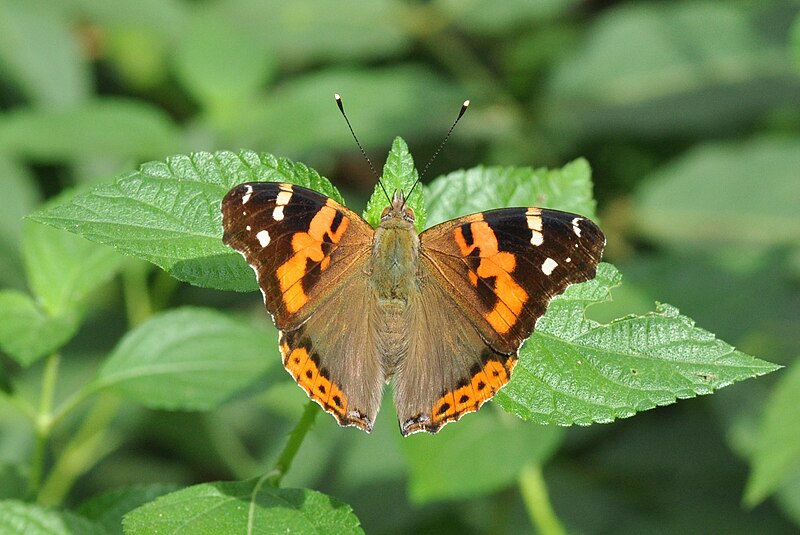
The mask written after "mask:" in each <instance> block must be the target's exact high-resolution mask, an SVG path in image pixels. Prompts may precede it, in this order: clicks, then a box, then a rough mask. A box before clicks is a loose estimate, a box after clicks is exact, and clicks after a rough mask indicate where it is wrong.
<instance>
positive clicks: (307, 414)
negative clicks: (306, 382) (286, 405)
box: [269, 400, 319, 487]
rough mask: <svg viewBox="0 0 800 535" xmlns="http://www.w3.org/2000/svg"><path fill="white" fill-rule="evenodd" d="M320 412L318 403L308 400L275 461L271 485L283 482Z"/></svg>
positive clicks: (270, 478) (271, 474)
mask: <svg viewBox="0 0 800 535" xmlns="http://www.w3.org/2000/svg"><path fill="white" fill-rule="evenodd" d="M318 412H319V407H318V406H317V404H316V403H314V402H313V401H311V400H308V403H307V404H306V408H305V409H304V410H303V415H302V416H301V417H300V421H298V422H297V425H296V426H295V427H294V429H292V432H291V433H290V434H289V439H288V440H287V441H286V446H284V448H283V451H282V452H281V454H280V456H279V457H278V461H277V462H276V463H275V466H274V467H273V468H272V472H271V473H270V474H269V483H270V485H272V486H274V487H277V486H279V485H280V484H281V480H282V479H283V476H285V475H286V472H288V471H289V467H290V466H291V465H292V461H293V460H294V456H295V455H297V450H299V449H300V445H301V444H302V443H303V439H304V438H305V437H306V435H307V434H308V432H309V431H310V430H311V426H312V424H313V423H314V418H316V417H317V413H318Z"/></svg>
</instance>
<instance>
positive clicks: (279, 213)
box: [272, 206, 283, 221]
mask: <svg viewBox="0 0 800 535" xmlns="http://www.w3.org/2000/svg"><path fill="white" fill-rule="evenodd" d="M272 219H274V220H275V221H282V220H283V206H276V207H275V209H274V210H273V211H272Z"/></svg>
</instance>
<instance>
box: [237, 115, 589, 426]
mask: <svg viewBox="0 0 800 535" xmlns="http://www.w3.org/2000/svg"><path fill="white" fill-rule="evenodd" d="M348 124H349V123H348ZM387 201H388V202H387V206H386V208H385V209H384V210H383V213H382V215H381V218H380V224H379V225H378V226H377V228H373V227H372V226H370V225H369V224H368V223H367V222H366V221H365V220H364V219H362V218H361V216H359V215H357V214H356V213H354V212H353V211H351V210H349V209H348V208H346V207H344V206H342V205H341V204H339V203H338V202H336V201H334V200H333V199H330V198H328V197H326V196H324V195H322V194H320V193H317V192H316V191H313V190H311V189H308V188H305V187H301V186H298V185H292V184H286V183H277V182H250V183H245V184H240V185H238V186H236V187H234V188H233V189H232V190H231V191H230V192H229V193H228V194H227V195H226V196H225V198H224V199H223V201H222V219H223V228H224V235H223V241H224V243H225V244H227V245H228V246H230V247H232V248H233V249H235V250H236V251H238V252H239V253H241V254H242V256H244V258H245V260H246V261H247V263H248V264H250V266H251V267H252V268H253V270H254V271H255V274H256V277H257V279H258V284H259V287H260V289H261V293H262V294H263V297H264V304H265V306H266V308H267V310H268V311H269V313H270V314H271V315H272V318H273V320H274V322H275V325H276V326H277V328H278V329H279V331H280V336H279V347H280V352H281V355H282V359H283V365H284V367H285V368H286V370H287V371H288V372H289V373H290V374H291V375H292V377H293V378H294V379H295V381H296V382H297V384H298V385H300V386H301V387H302V388H303V390H305V392H306V393H307V394H308V396H309V397H310V398H311V399H312V400H314V401H315V402H317V403H318V404H319V405H320V406H321V407H322V408H323V409H324V410H325V411H326V412H328V413H330V414H332V415H333V416H334V417H335V418H336V420H337V421H338V422H339V424H340V425H342V426H355V427H358V428H360V429H363V430H364V431H367V432H370V431H371V430H372V428H373V425H374V423H375V417H376V415H377V413H378V409H379V408H380V404H381V398H382V394H383V389H384V385H385V384H386V383H387V382H389V381H390V379H393V381H394V396H393V397H394V403H395V407H396V409H397V415H398V418H399V421H400V431H401V433H402V434H403V435H404V436H405V435H409V434H411V433H416V432H419V431H427V432H429V433H436V432H437V431H438V430H439V429H441V427H442V426H444V425H445V424H447V423H449V422H453V421H456V420H458V419H459V418H460V417H461V416H463V415H464V414H467V413H469V412H472V411H476V410H478V409H479V408H480V407H481V405H483V403H485V402H486V401H487V400H489V399H491V398H492V397H493V396H494V395H495V394H496V393H497V392H498V391H499V390H500V389H501V388H503V386H505V385H506V384H507V383H508V382H509V380H510V379H511V375H512V372H513V370H514V365H515V364H516V362H517V360H518V351H519V348H520V346H521V345H522V343H523V342H524V341H525V340H526V339H527V338H528V337H529V336H530V334H531V332H532V331H533V329H534V327H535V325H536V322H537V320H538V319H539V318H540V317H541V316H542V315H543V314H544V313H545V310H546V309H547V305H548V303H549V302H550V300H551V299H552V298H553V297H555V296H556V295H558V294H560V293H562V292H563V291H564V290H565V289H566V288H567V286H569V285H570V284H573V283H578V282H582V281H586V280H589V279H591V278H593V277H594V276H595V270H596V267H597V264H598V262H599V261H600V258H601V255H602V252H603V247H604V246H605V237H604V235H603V233H602V231H601V230H600V229H599V228H598V227H597V225H595V224H594V223H593V222H592V221H591V220H589V219H587V218H585V217H583V216H580V215H577V214H572V213H566V212H560V211H556V210H548V209H544V208H525V207H523V208H503V209H499V210H489V211H486V212H480V213H476V214H472V215H468V216H466V217H460V218H458V219H453V220H451V221H446V222H444V223H441V224H438V225H435V226H433V227H431V228H429V229H427V230H425V231H423V232H422V233H418V232H417V230H416V229H415V226H414V223H415V216H414V211H413V210H412V209H411V208H410V207H409V206H408V205H407V203H406V196H405V195H404V194H403V193H402V192H399V191H398V192H395V193H394V194H393V195H392V197H391V199H388V195H387Z"/></svg>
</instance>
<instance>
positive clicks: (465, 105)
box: [406, 100, 469, 199]
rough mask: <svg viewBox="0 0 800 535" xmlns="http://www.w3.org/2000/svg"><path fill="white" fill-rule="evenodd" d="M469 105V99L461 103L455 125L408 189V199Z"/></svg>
mask: <svg viewBox="0 0 800 535" xmlns="http://www.w3.org/2000/svg"><path fill="white" fill-rule="evenodd" d="M468 107H469V100H465V101H464V103H463V104H462V105H461V111H460V112H458V117H456V120H455V121H453V125H452V126H451V127H450V130H448V131H447V135H445V136H444V139H443V140H442V142H441V143H440V144H439V147H437V149H436V151H435V152H434V153H433V156H431V158H430V160H428V163H426V164H425V167H424V168H423V169H422V172H421V173H420V174H419V176H418V177H417V180H416V182H414V184H413V185H412V186H411V189H410V190H408V193H407V194H406V199H408V198H410V197H411V192H412V191H414V188H416V187H417V184H419V181H420V180H421V179H422V177H423V176H425V173H426V172H427V171H428V167H430V166H431V164H432V163H433V160H435V159H436V157H437V156H439V153H440V152H441V151H442V148H444V145H445V143H447V140H448V139H450V134H452V133H453V129H454V128H455V127H456V125H457V124H458V121H460V120H461V117H463V116H464V113H465V112H466V111H467V108H468Z"/></svg>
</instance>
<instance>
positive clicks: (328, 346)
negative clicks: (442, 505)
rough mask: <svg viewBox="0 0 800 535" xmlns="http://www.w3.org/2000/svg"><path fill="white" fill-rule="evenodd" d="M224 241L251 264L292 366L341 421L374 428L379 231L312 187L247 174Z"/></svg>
mask: <svg viewBox="0 0 800 535" xmlns="http://www.w3.org/2000/svg"><path fill="white" fill-rule="evenodd" d="M222 220H223V228H224V235H223V241H224V242H225V243H226V244H227V245H229V246H230V247H232V248H234V249H236V250H237V251H239V252H240V253H241V254H242V256H244V257H245V260H247V263H248V264H250V266H251V267H252V268H253V271H255V273H256V277H257V279H258V284H259V287H260V289H261V292H262V294H263V296H264V304H265V305H266V308H267V310H268V311H269V312H270V314H272V316H273V319H274V320H275V325H276V326H277V327H278V329H280V330H281V335H280V351H281V354H282V356H283V364H284V367H285V368H286V370H287V371H288V372H289V373H290V374H291V375H292V377H294V379H295V381H297V383H298V385H300V387H302V388H303V390H305V391H306V393H307V394H308V396H309V397H310V398H311V399H313V400H314V401H316V402H317V403H319V405H320V406H322V408H323V409H325V410H326V411H327V412H329V413H331V414H333V415H334V416H335V417H336V419H337V420H338V421H339V423H340V424H342V425H355V426H358V427H360V428H362V429H365V430H367V431H369V430H371V429H372V425H373V422H374V421H375V415H376V414H377V412H378V408H379V405H380V396H381V390H382V385H383V382H384V374H383V370H382V369H381V367H380V363H379V361H378V359H377V351H376V349H375V343H374V342H373V341H371V340H372V333H371V331H370V329H369V324H368V315H366V314H364V310H365V309H367V308H368V307H369V306H370V304H371V301H370V298H371V295H372V294H371V293H370V292H369V290H368V288H367V283H366V278H365V276H364V266H365V264H366V261H367V259H368V258H369V255H370V252H371V245H372V238H373V235H374V232H373V230H372V227H370V226H369V225H368V224H367V223H366V221H364V220H363V219H362V218H361V217H359V216H358V215H357V214H355V213H353V212H352V211H351V210H348V209H347V208H345V207H344V206H342V205H340V204H338V203H337V202H335V201H333V200H332V199H329V198H328V197H325V196H324V195H321V194H319V193H317V192H315V191H312V190H310V189H307V188H304V187H300V186H294V185H291V184H284V183H277V182H250V183H245V184H240V185H239V186H237V187H235V188H233V189H232V190H231V191H230V192H229V193H228V194H227V195H226V196H225V198H224V199H223V201H222Z"/></svg>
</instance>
